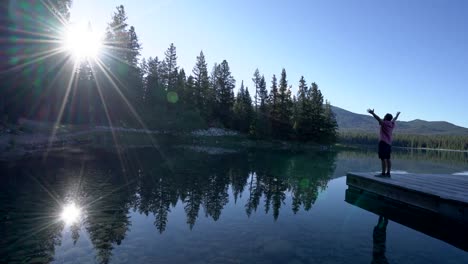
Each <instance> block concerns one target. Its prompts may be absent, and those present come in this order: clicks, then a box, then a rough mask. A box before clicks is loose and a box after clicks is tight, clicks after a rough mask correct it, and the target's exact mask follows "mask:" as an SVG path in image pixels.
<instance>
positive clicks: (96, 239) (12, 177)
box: [0, 149, 468, 264]
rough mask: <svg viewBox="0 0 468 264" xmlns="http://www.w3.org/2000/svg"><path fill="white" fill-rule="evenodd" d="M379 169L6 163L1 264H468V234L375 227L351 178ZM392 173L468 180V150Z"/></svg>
mask: <svg viewBox="0 0 468 264" xmlns="http://www.w3.org/2000/svg"><path fill="white" fill-rule="evenodd" d="M379 166H380V164H379V160H378V159H377V157H376V154H375V153H374V152H372V151H370V152H366V151H359V152H351V151H342V152H307V153H291V152H287V151H273V152H266V151H256V152H238V153H229V154H209V153H205V152H197V151H193V150H182V149H177V150H172V151H163V152H162V151H161V152H159V151H155V150H146V149H141V150H134V151H130V152H125V153H122V155H121V156H120V157H119V156H117V155H114V154H110V153H91V154H89V155H82V156H79V157H77V156H66V157H55V156H50V157H49V158H48V159H47V160H46V161H43V160H28V161H22V162H16V163H3V164H1V165H0V175H1V177H0V263H294V264H299V263H387V262H386V261H388V263H424V264H427V263H468V252H466V251H465V250H466V247H465V249H464V248H463V244H465V245H466V244H468V236H466V235H467V234H466V233H464V232H465V231H466V229H464V230H465V231H462V232H458V233H457V232H456V231H455V232H454V230H453V228H454V227H453V226H452V225H447V226H446V227H442V228H441V230H442V231H440V230H439V231H437V230H431V227H429V228H427V227H426V228H425V229H424V230H426V232H425V233H426V234H425V233H424V232H421V230H419V226H424V225H425V223H428V222H431V221H432V219H430V218H425V217H419V218H418V216H417V215H416V214H415V216H414V218H413V217H411V216H410V217H409V219H410V220H411V219H412V220H413V221H412V223H413V224H412V225H409V226H411V227H408V226H407V225H405V221H406V220H405V219H408V217H406V218H405V217H403V213H402V215H401V217H400V215H398V213H397V214H395V213H394V214H393V216H392V217H393V218H394V219H399V220H398V221H396V220H395V221H393V220H392V218H391V217H390V220H389V221H388V223H386V222H385V221H382V222H381V223H380V225H377V224H378V221H379V215H378V214H376V213H373V212H372V210H371V209H370V207H372V206H370V207H368V206H367V205H366V204H365V203H355V204H358V205H354V204H353V203H352V202H350V201H349V196H347V185H346V177H345V174H346V172H347V171H378V170H379ZM393 167H394V169H395V170H398V171H399V172H400V173H405V172H415V173H449V174H453V173H459V174H462V175H463V176H466V177H468V162H467V154H466V153H465V154H463V153H461V154H460V153H449V152H443V153H442V152H427V153H411V152H404V153H395V155H394V163H393ZM347 200H348V201H347ZM381 202H382V201H381ZM376 203H377V207H378V208H382V207H383V206H384V205H381V204H379V203H380V202H379V201H378V200H377V201H376ZM374 205H375V204H374ZM410 213H411V212H410ZM402 219H403V220H402ZM398 222H400V223H398ZM433 231H434V232H435V233H437V232H439V233H446V232H449V233H450V234H449V237H452V238H453V241H458V242H457V243H458V244H457V243H450V241H448V242H446V241H442V240H439V239H437V238H434V237H433V235H431V233H432V232H433ZM460 245H462V246H460Z"/></svg>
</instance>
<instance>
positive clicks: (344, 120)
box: [332, 106, 468, 135]
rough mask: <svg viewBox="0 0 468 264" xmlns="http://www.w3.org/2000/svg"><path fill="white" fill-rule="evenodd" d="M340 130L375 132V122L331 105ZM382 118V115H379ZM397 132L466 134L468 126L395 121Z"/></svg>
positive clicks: (369, 117)
mask: <svg viewBox="0 0 468 264" xmlns="http://www.w3.org/2000/svg"><path fill="white" fill-rule="evenodd" d="M332 110H333V112H334V113H335V115H336V120H337V122H338V127H339V130H340V131H355V132H375V131H376V130H377V128H378V125H377V122H376V121H375V119H374V118H373V117H372V116H371V115H361V114H356V113H353V112H350V111H347V110H344V109H342V108H339V107H336V106H332ZM381 117H382V118H383V116H381ZM396 129H398V130H397V131H398V133H402V134H419V135H421V134H422V135H468V128H465V127H460V126H457V125H454V124H452V123H449V122H445V121H424V120H420V119H415V120H413V121H397V128H396Z"/></svg>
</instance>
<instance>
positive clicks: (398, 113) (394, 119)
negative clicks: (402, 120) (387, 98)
mask: <svg viewBox="0 0 468 264" xmlns="http://www.w3.org/2000/svg"><path fill="white" fill-rule="evenodd" d="M398 116H400V112H397V113H396V116H395V117H394V118H393V119H392V122H395V121H396V120H397V119H398Z"/></svg>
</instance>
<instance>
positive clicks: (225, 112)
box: [213, 60, 236, 127]
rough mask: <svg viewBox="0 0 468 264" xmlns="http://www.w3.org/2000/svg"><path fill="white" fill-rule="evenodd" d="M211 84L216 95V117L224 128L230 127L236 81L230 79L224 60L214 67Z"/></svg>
mask: <svg viewBox="0 0 468 264" xmlns="http://www.w3.org/2000/svg"><path fill="white" fill-rule="evenodd" d="M213 84H214V88H215V89H214V90H215V93H216V96H215V98H216V117H217V118H218V120H219V121H220V122H221V123H222V124H223V125H224V126H225V127H230V126H231V117H232V107H233V105H234V87H235V84H236V80H235V79H234V77H232V75H231V70H230V69H229V64H228V62H227V61H226V60H223V62H221V64H219V65H216V68H215V71H214V83H213Z"/></svg>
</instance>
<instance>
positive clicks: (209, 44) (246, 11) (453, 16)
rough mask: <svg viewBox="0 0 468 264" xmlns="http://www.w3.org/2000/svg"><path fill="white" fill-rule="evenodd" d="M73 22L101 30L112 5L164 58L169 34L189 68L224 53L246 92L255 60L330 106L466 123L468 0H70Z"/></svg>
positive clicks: (150, 50) (148, 51)
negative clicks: (315, 89) (314, 88)
mask: <svg viewBox="0 0 468 264" xmlns="http://www.w3.org/2000/svg"><path fill="white" fill-rule="evenodd" d="M73 2H74V3H73V7H72V10H71V13H72V17H71V19H72V21H75V22H76V21H81V20H89V21H91V23H92V24H93V27H94V28H95V30H99V31H104V29H105V27H106V24H107V23H108V22H109V21H110V17H111V15H112V13H113V12H114V10H115V7H116V6H117V5H120V4H123V5H124V6H125V8H126V11H127V15H128V22H129V24H130V25H133V26H135V28H136V32H137V34H138V36H139V38H140V42H141V43H142V44H143V50H142V55H143V57H149V56H153V57H154V56H158V57H163V56H164V51H165V50H166V49H167V47H168V46H169V44H170V43H171V42H173V43H174V44H175V46H176V47H177V55H178V63H179V65H180V66H181V67H183V68H184V69H185V71H186V72H187V73H191V71H192V68H193V66H194V64H195V59H196V56H197V55H198V54H199V52H200V50H203V51H204V53H205V56H206V57H207V61H208V63H209V68H210V70H211V67H212V65H213V63H215V62H218V63H219V62H221V61H222V60H223V59H226V60H227V61H228V62H229V65H230V66H231V70H232V73H233V75H234V77H235V78H236V80H237V85H240V82H241V80H244V82H245V84H246V85H247V86H249V87H250V91H251V92H252V87H253V84H252V81H251V78H252V75H253V72H254V70H255V68H257V67H258V68H259V69H260V72H261V73H263V74H265V77H266V79H267V80H268V85H269V84H270V81H271V76H272V75H273V74H276V75H277V76H278V75H279V74H280V72H281V69H282V68H283V67H284V68H285V69H286V71H287V73H288V81H289V83H290V84H292V85H293V92H294V93H295V92H296V91H297V88H296V87H297V84H298V81H299V78H300V76H301V75H304V77H305V78H306V80H307V83H308V84H310V83H311V82H312V81H314V82H316V83H317V84H318V85H319V87H320V89H321V90H322V93H323V94H324V96H325V98H326V99H328V100H330V101H331V103H332V104H333V105H336V106H338V107H342V108H344V109H347V110H349V111H352V112H356V113H362V114H364V113H365V111H366V109H367V108H368V107H372V108H375V111H376V112H377V113H378V114H381V115H383V114H385V113H386V112H392V113H394V112H396V111H401V112H402V114H401V117H400V118H401V120H413V119H416V118H419V119H425V120H430V121H438V120H446V121H449V122H452V123H455V124H457V125H461V126H465V127H468V117H467V114H468V108H467V105H468V15H467V14H468V1H465V0H450V1H446V0H411V1H408V0H382V1H374V0H356V1H347V0H343V1H334V0H310V1H308V0H303V1H267V0H262V1H247V0H237V1H234V0H233V1H220V0H202V1H190V0H187V1H182V0H172V1H170V0H162V1H161V0H120V1H119V0H99V1H95V0H74V1H73Z"/></svg>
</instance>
